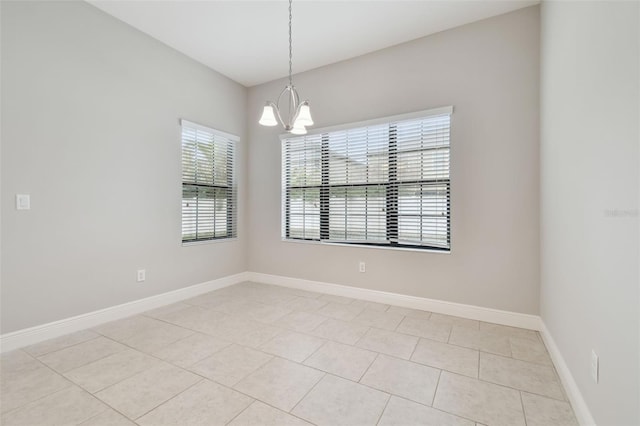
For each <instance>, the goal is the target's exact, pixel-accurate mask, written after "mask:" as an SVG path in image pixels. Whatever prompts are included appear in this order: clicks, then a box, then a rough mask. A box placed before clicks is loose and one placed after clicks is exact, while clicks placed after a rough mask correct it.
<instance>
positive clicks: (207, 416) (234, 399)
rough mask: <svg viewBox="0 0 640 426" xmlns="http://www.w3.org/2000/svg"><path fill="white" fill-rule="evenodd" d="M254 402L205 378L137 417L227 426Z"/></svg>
mask: <svg viewBox="0 0 640 426" xmlns="http://www.w3.org/2000/svg"><path fill="white" fill-rule="evenodd" d="M252 402H253V399H251V398H249V397H248V396H246V395H242V394H241V393H239V392H236V391H234V390H231V389H229V388H225V387H224V386H221V385H219V384H217V383H213V382H211V381H209V380H203V381H201V382H200V383H198V384H196V385H195V386H192V387H190V388H189V389H187V390H185V391H184V392H182V393H181V394H179V395H178V396H176V397H175V398H172V399H170V400H169V401H167V402H165V403H164V404H162V405H160V406H159V407H157V408H154V409H153V410H152V411H150V412H149V413H147V414H145V415H144V416H142V417H141V418H139V419H138V420H137V423H138V424H140V425H143V426H144V425H149V426H156V425H157V426H163V425H164V426H175V425H190V426H196V425H202V426H209V425H211V426H214V425H225V424H227V423H228V422H229V421H230V420H231V419H233V418H234V417H235V416H237V415H238V414H240V413H241V412H242V411H243V410H244V409H245V408H247V407H248V406H249V404H251V403H252Z"/></svg>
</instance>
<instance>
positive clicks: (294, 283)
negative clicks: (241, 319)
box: [247, 272, 540, 330]
mask: <svg viewBox="0 0 640 426" xmlns="http://www.w3.org/2000/svg"><path fill="white" fill-rule="evenodd" d="M247 274H248V277H247V279H248V280H249V281H253V282H259V283H263V284H273V285H280V286H283V287H290V288H296V289H301V290H307V291H315V292H320V293H327V294H332V295H335V296H344V297H353V298H356V299H362V300H368V301H370V302H378V303H386V304H390V305H396V306H402V307H405V308H413V309H422V310H424V311H429V312H436V313H439V314H446V315H455V316H458V317H463V318H469V319H475V320H480V321H486V322H492V323H495V324H502V325H508V326H512V327H520V328H527V329H530V330H538V329H539V327H540V317H539V316H537V315H528V314H521V313H518V312H510V311H501V310H499V309H491V308H483V307H481V306H473V305H465V304H462V303H454V302H446V301H444V300H435V299H427V298H424V297H417V296H409V295H405V294H399V293H389V292H386V291H379V290H369V289H366V288H360V287H351V286H346V285H340V284H331V283H325V282H320V281H309V280H304V279H300V278H291V277H284V276H280V275H269V274H262V273H258V272H248V273H247Z"/></svg>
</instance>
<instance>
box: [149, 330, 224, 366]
mask: <svg viewBox="0 0 640 426" xmlns="http://www.w3.org/2000/svg"><path fill="white" fill-rule="evenodd" d="M230 345H231V342H228V341H226V340H222V339H219V338H217V337H211V336H207V335H206V334H201V333H195V334H193V335H191V336H189V337H186V338H184V339H181V340H178V341H177V342H173V343H172V344H170V345H168V346H165V347H164V348H162V349H160V350H158V351H155V352H154V353H153V356H156V357H158V358H162V359H164V360H165V361H167V362H170V363H172V364H175V365H177V366H178V367H182V368H188V367H191V366H192V365H193V364H195V363H197V362H199V361H202V360H203V359H205V358H207V357H209V356H211V355H213V354H214V353H216V352H218V351H220V350H222V349H224V348H226V347H228V346H230Z"/></svg>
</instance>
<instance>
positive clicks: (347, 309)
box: [317, 302, 364, 321]
mask: <svg viewBox="0 0 640 426" xmlns="http://www.w3.org/2000/svg"><path fill="white" fill-rule="evenodd" d="M363 310H364V308H360V307H357V306H350V305H344V304H342V303H336V302H331V303H329V304H327V305H325V306H323V307H322V308H320V309H318V311H317V313H318V314H320V315H324V316H326V317H330V318H333V319H337V320H342V321H351V320H352V319H354V318H355V317H357V316H358V315H359V314H360V312H362V311H363Z"/></svg>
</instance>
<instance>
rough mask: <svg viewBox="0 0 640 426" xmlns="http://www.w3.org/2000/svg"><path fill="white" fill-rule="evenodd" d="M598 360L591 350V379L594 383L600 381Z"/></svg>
mask: <svg viewBox="0 0 640 426" xmlns="http://www.w3.org/2000/svg"><path fill="white" fill-rule="evenodd" d="M599 376H600V359H599V358H598V354H597V353H596V351H594V350H593V349H592V350H591V378H592V379H593V381H594V382H595V383H598V380H599V379H600V377H599Z"/></svg>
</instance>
